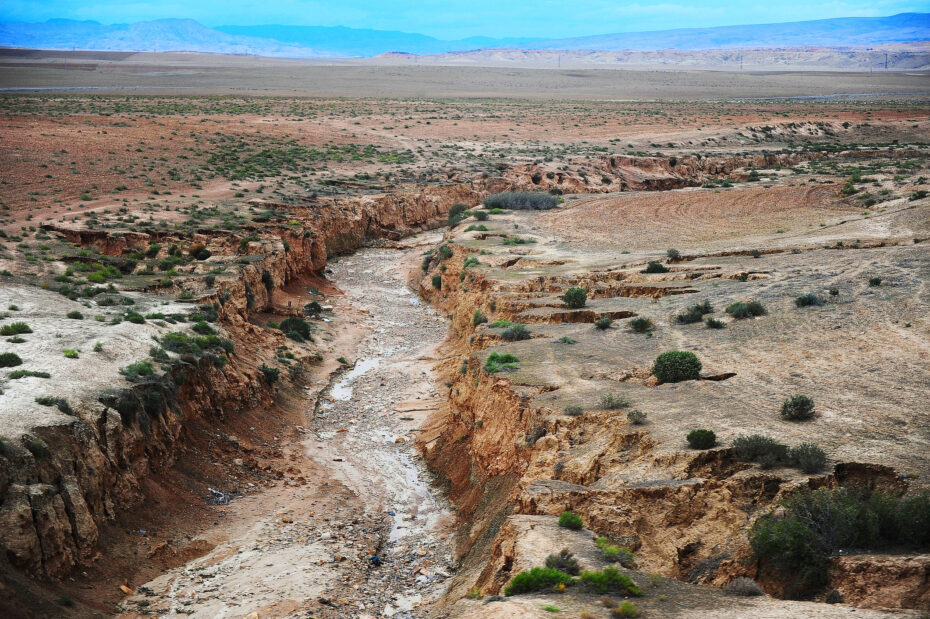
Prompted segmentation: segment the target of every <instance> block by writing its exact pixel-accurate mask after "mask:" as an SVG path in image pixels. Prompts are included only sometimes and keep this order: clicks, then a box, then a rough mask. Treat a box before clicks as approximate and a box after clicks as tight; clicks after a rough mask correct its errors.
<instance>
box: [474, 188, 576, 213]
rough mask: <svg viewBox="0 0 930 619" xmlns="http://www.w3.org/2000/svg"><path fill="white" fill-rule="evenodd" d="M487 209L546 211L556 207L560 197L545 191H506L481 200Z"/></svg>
mask: <svg viewBox="0 0 930 619" xmlns="http://www.w3.org/2000/svg"><path fill="white" fill-rule="evenodd" d="M481 203H482V204H483V205H484V208H486V209H489V210H490V209H514V210H530V211H546V210H549V209H551V208H555V207H556V206H557V205H558V204H559V199H558V198H556V197H555V196H552V195H549V194H545V193H530V192H526V191H505V192H502V193H496V194H493V195H490V196H488V197H486V198H485V199H484V200H482V201H481Z"/></svg>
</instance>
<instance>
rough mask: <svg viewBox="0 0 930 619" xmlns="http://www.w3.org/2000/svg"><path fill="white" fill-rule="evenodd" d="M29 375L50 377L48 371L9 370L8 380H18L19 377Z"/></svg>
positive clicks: (27, 376)
mask: <svg viewBox="0 0 930 619" xmlns="http://www.w3.org/2000/svg"><path fill="white" fill-rule="evenodd" d="M30 376H32V377H35V378H51V377H52V375H51V374H49V373H48V372H34V371H32V370H13V371H12V372H10V380H18V379H20V378H29V377H30Z"/></svg>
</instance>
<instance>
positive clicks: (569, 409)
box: [565, 405, 584, 417]
mask: <svg viewBox="0 0 930 619" xmlns="http://www.w3.org/2000/svg"><path fill="white" fill-rule="evenodd" d="M565 414H566V415H568V416H569V417H581V416H582V415H583V414H584V409H583V408H581V407H580V406H578V405H572V406H566V407H565Z"/></svg>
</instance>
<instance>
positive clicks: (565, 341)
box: [556, 335, 576, 344]
mask: <svg viewBox="0 0 930 619" xmlns="http://www.w3.org/2000/svg"><path fill="white" fill-rule="evenodd" d="M556 342H558V343H559V344H575V343H576V342H575V340H573V339H572V338H570V337H568V336H567V335H563V336H562V337H560V338H559V339H557V340H556Z"/></svg>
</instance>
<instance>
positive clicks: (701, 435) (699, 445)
mask: <svg viewBox="0 0 930 619" xmlns="http://www.w3.org/2000/svg"><path fill="white" fill-rule="evenodd" d="M716 444H717V435H716V434H714V433H713V431H712V430H704V429H700V430H691V431H690V432H688V446H690V447H691V449H710V448H711V447H713V446H714V445H716Z"/></svg>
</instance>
